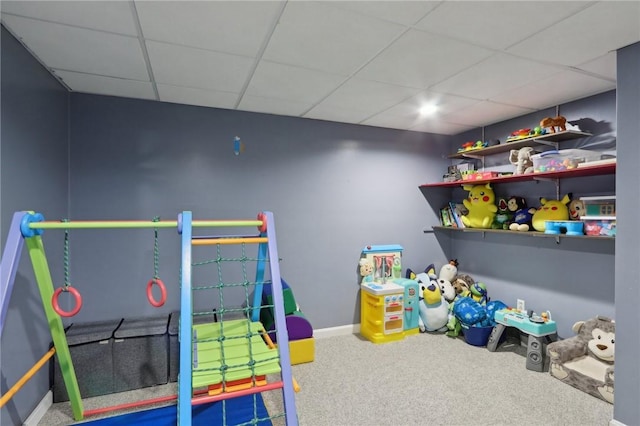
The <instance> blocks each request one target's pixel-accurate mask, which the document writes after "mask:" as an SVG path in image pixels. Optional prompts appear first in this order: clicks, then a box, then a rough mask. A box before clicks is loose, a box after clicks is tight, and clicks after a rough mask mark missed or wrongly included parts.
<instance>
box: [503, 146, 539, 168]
mask: <svg viewBox="0 0 640 426" xmlns="http://www.w3.org/2000/svg"><path fill="white" fill-rule="evenodd" d="M534 153H535V151H534V150H533V148H532V147H530V146H525V147H524V148H520V149H512V150H511V151H510V152H509V162H510V163H511V164H513V165H514V166H516V172H515V174H516V175H523V174H526V173H533V160H532V159H531V156H532V155H533V154H534Z"/></svg>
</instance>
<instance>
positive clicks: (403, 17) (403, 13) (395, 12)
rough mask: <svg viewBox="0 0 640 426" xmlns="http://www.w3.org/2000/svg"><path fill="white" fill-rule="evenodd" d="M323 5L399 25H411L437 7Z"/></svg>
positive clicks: (364, 3) (408, 3)
mask: <svg viewBox="0 0 640 426" xmlns="http://www.w3.org/2000/svg"><path fill="white" fill-rule="evenodd" d="M325 4H327V5H329V6H333V7H338V8H341V9H346V10H350V11H353V12H357V13H361V14H363V15H367V16H371V17H374V18H379V19H384V20H385V21H390V22H395V23H397V24H401V25H413V24H415V23H416V22H417V21H418V20H420V18H421V17H423V16H424V15H425V14H426V13H427V12H429V11H430V10H433V8H435V7H436V6H437V5H438V2H435V1H403V2H402V6H401V7H399V5H398V1H397V0H395V1H332V2H325Z"/></svg>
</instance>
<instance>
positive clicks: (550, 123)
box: [540, 115, 567, 133]
mask: <svg viewBox="0 0 640 426" xmlns="http://www.w3.org/2000/svg"><path fill="white" fill-rule="evenodd" d="M540 127H542V128H543V129H549V132H550V133H555V132H556V128H558V130H559V131H565V130H567V119H566V118H564V117H563V116H561V115H558V116H556V117H545V118H543V119H542V120H541V121H540Z"/></svg>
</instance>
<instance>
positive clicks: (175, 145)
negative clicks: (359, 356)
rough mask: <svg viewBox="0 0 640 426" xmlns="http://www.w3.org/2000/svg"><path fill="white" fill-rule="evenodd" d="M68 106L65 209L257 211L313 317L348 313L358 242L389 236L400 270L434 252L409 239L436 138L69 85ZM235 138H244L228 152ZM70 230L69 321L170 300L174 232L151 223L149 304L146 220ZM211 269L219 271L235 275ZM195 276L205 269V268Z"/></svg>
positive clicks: (229, 299)
mask: <svg viewBox="0 0 640 426" xmlns="http://www.w3.org/2000/svg"><path fill="white" fill-rule="evenodd" d="M71 117H72V125H71V168H70V181H71V186H70V193H71V207H70V210H71V215H72V219H127V218H128V219H143V220H151V218H152V217H154V216H156V215H159V216H161V218H162V219H167V220H174V219H175V218H176V216H177V214H178V213H179V212H181V211H183V210H191V211H193V214H194V218H196V219H254V218H255V217H256V215H257V213H258V212H260V211H262V210H271V211H273V212H274V215H275V221H276V230H277V235H278V249H279V255H280V257H281V258H282V261H281V264H280V267H281V273H282V276H283V277H284V279H285V280H287V282H288V283H289V285H290V286H291V288H292V289H293V293H294V295H295V298H296V301H297V302H298V303H299V305H300V306H301V308H302V311H303V312H304V314H305V315H306V317H307V318H308V319H309V321H310V322H311V324H312V325H313V327H314V328H326V327H333V326H340V325H345V324H353V323H358V322H359V305H358V290H359V288H358V286H357V276H356V266H357V261H358V258H359V255H360V251H361V249H362V248H363V247H365V246H366V245H368V244H401V245H402V246H403V247H404V249H405V252H404V253H405V257H404V261H405V264H406V265H407V266H411V267H414V268H417V267H422V268H424V267H425V266H426V262H427V261H433V262H440V263H441V262H443V261H444V257H443V255H442V251H441V248H440V247H439V246H437V245H433V244H429V243H428V241H425V240H424V239H422V238H420V235H421V232H422V229H423V227H424V226H425V225H426V224H427V223H432V222H433V221H434V220H435V215H434V214H433V212H432V211H431V210H430V209H429V207H428V205H426V203H425V202H424V199H423V197H422V196H421V194H420V191H418V189H417V184H418V183H420V182H426V181H433V180H438V179H440V178H441V176H442V173H443V172H444V170H446V164H447V163H448V160H446V159H444V158H443V153H444V152H447V150H448V144H447V139H448V138H446V137H441V136H440V137H438V136H435V135H428V134H424V133H416V132H403V131H395V130H388V129H381V128H372V127H363V126H355V125H348V124H337V123H331V122H323V121H316V120H306V119H298V118H290V117H280V116H271V115H264V114H254V113H247V112H238V111H228V110H218V109H211V108H200V107H191V106H184V105H175V104H167V103H156V102H148V101H140V100H131V99H122V98H113V97H104V96H91V95H81V94H72V96H71ZM235 136H239V137H240V138H241V140H242V141H243V142H244V144H245V151H244V152H243V153H241V154H240V155H238V156H236V155H235V154H234V151H233V139H234V137H235ZM43 208H44V209H46V206H43ZM244 231H245V232H249V233H256V230H255V229H252V230H248V231H247V230H244ZM231 232H234V231H233V230H232V231H231ZM72 234H73V235H72V241H71V246H72V248H71V252H72V257H71V270H72V273H73V277H74V281H75V282H76V285H77V286H78V287H79V288H80V289H81V291H82V292H83V297H84V298H85V306H86V308H85V309H83V310H82V311H81V312H80V314H79V315H78V317H77V320H78V321H82V320H85V321H86V320H96V319H105V318H113V317H114V316H132V315H151V314H154V313H161V312H168V311H170V310H172V309H177V308H178V306H179V300H178V297H177V294H178V286H177V282H178V262H179V257H180V253H179V242H178V236H177V234H176V232H175V230H164V231H160V233H159V234H160V238H159V244H160V253H161V255H160V277H161V278H163V280H164V281H165V283H166V284H167V285H168V287H169V301H168V303H167V305H166V306H165V307H164V308H162V309H155V308H152V307H151V306H150V305H149V303H148V302H146V295H145V284H146V282H147V280H149V279H150V278H151V275H152V273H153V242H154V241H153V232H152V231H151V230H144V231H117V230H116V231H73V232H72ZM225 249H227V248H225ZM248 250H249V251H248V253H249V254H251V255H254V254H255V251H256V248H255V247H250V248H249V249H248ZM225 253H227V252H223V256H224V255H225ZM194 257H195V260H199V261H203V260H206V259H210V258H212V257H213V252H212V251H210V250H207V249H204V248H203V249H197V250H195V252H194ZM229 270H233V269H229ZM254 270H255V268H253V270H251V272H250V277H251V279H253V275H254V274H255V272H254ZM236 272H237V270H236ZM223 273H224V274H225V275H224V276H223V282H234V281H235V280H237V279H239V278H238V275H237V273H235V275H234V272H227V270H226V268H225V269H223ZM200 279H201V280H202V284H211V283H212V282H213V283H214V282H217V279H218V277H217V273H216V271H214V270H213V269H211V270H210V271H209V272H208V273H202V274H201V275H200V276H199V278H198V280H194V282H195V281H199V280H200ZM236 296H237V297H236ZM241 296H242V295H232V296H229V295H228V293H226V294H225V296H224V297H225V305H227V306H234V305H235V306H239V305H240V304H241V303H242V301H243V300H242V297H241ZM198 301H199V302H200V303H199V304H198V305H197V306H196V307H197V309H199V310H200V309H212V307H215V306H216V305H217V295H213V294H210V295H203V296H202V297H200V296H199V297H198Z"/></svg>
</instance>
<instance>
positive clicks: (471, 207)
mask: <svg viewBox="0 0 640 426" xmlns="http://www.w3.org/2000/svg"><path fill="white" fill-rule="evenodd" d="M462 188H464V190H465V191H469V195H468V196H467V198H465V199H464V200H462V203H463V204H464V206H465V207H466V208H467V210H468V211H469V213H468V214H466V215H464V216H462V222H463V223H464V226H466V227H468V228H485V229H487V228H491V224H492V223H493V219H494V217H495V216H496V212H497V211H498V207H497V206H496V195H495V193H494V192H493V189H492V188H491V184H489V183H487V184H485V185H463V186H462Z"/></svg>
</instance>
